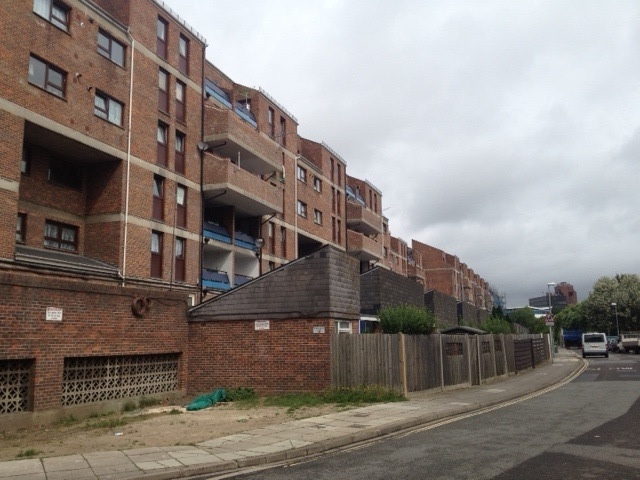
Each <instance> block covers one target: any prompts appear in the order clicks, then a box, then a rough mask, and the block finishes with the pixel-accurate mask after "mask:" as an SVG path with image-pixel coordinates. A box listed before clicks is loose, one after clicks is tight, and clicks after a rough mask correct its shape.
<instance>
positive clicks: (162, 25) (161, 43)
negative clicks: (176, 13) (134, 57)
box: [156, 17, 169, 59]
mask: <svg viewBox="0 0 640 480" xmlns="http://www.w3.org/2000/svg"><path fill="white" fill-rule="evenodd" d="M168 31H169V24H168V23H167V21H166V20H165V19H164V18H161V17H158V22H157V23H156V55H158V56H159V57H161V58H164V59H166V58H167V32H168Z"/></svg>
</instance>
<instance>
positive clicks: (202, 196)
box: [198, 44, 226, 302]
mask: <svg viewBox="0 0 640 480" xmlns="http://www.w3.org/2000/svg"><path fill="white" fill-rule="evenodd" d="M206 50H207V45H206V44H205V45H204V46H203V48H202V78H201V80H200V85H202V89H203V92H202V98H201V99H200V141H201V142H204V111H205V109H204V100H205V95H204V84H205V75H204V72H205V64H206V63H207V58H206ZM203 169H204V150H200V235H199V238H200V245H199V248H198V250H199V257H200V258H199V259H198V267H199V268H198V286H199V288H198V292H199V294H200V302H202V298H203V296H204V295H203V293H202V291H203V290H204V287H203V285H202V269H203V250H204V207H205V199H204V172H203ZM225 193H226V192H225Z"/></svg>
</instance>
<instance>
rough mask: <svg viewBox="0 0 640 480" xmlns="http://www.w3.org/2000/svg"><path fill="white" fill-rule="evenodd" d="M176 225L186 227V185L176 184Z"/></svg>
mask: <svg viewBox="0 0 640 480" xmlns="http://www.w3.org/2000/svg"><path fill="white" fill-rule="evenodd" d="M176 225H177V226H178V227H181V228H186V227H187V187H184V186H182V185H177V186H176Z"/></svg>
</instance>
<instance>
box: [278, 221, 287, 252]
mask: <svg viewBox="0 0 640 480" xmlns="http://www.w3.org/2000/svg"><path fill="white" fill-rule="evenodd" d="M280 254H281V255H282V256H283V257H286V256H287V227H280Z"/></svg>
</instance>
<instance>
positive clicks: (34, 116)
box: [0, 0, 490, 423]
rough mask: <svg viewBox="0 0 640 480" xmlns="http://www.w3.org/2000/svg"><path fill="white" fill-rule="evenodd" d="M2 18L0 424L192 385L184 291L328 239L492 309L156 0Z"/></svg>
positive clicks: (56, 5)
mask: <svg viewBox="0 0 640 480" xmlns="http://www.w3.org/2000/svg"><path fill="white" fill-rule="evenodd" d="M0 26H1V27H2V28H0V44H1V45H2V55H0V67H1V68H0V88H1V92H2V94H1V96H0V124H1V125H2V127H3V132H4V139H3V142H2V143H1V144H0V150H1V153H2V155H0V225H1V226H2V227H4V228H2V229H0V295H1V296H2V298H3V303H2V305H0V332H1V333H2V335H1V336H0V385H3V387H4V388H5V391H8V392H11V393H10V394H8V395H6V396H5V397H3V398H2V399H0V422H4V421H5V419H6V418H7V417H6V416H5V414H7V415H8V414H12V415H11V422H13V423H15V422H16V421H17V420H16V419H21V418H26V417H27V416H28V417H29V419H30V420H31V421H33V420H36V421H37V420H38V418H40V419H46V418H53V417H56V416H60V415H62V414H63V411H64V409H65V408H67V407H68V408H74V409H76V410H77V411H83V409H85V410H87V411H90V410H91V409H93V408H94V406H95V405H96V404H105V405H112V404H117V403H118V402H121V401H123V399H127V398H131V397H138V396H143V395H154V394H163V395H164V394H167V393H184V392H189V391H191V390H192V389H193V388H200V386H199V385H198V386H196V387H193V386H190V375H195V373H194V372H196V371H197V369H196V368H194V366H193V365H190V359H191V358H198V355H201V354H202V351H200V350H199V348H200V344H199V343H198V342H193V340H194V338H195V337H194V336H193V331H194V330H196V331H197V329H194V328H192V327H190V321H191V320H193V318H192V317H191V316H190V310H189V309H190V308H192V307H193V306H194V305H198V304H203V302H205V301H206V300H211V299H214V298H217V297H219V296H220V295H222V294H226V293H228V292H233V291H234V290H235V289H238V290H236V291H240V289H239V288H238V287H242V286H244V285H245V284H249V283H250V282H252V281H254V280H256V279H259V278H260V277H262V276H265V274H266V273H269V272H272V271H275V270H278V269H280V268H283V267H285V266H286V265H287V264H289V263H291V262H293V261H294V260H297V259H301V258H303V257H311V256H313V255H314V253H315V252H318V251H319V250H320V249H321V248H326V247H327V246H329V247H330V248H331V249H332V250H331V252H332V255H336V258H341V257H340V255H339V254H344V255H349V256H350V258H352V259H354V262H353V263H354V265H355V267H354V268H355V269H356V271H357V272H359V274H367V272H371V271H373V270H374V269H376V268H380V269H384V270H385V271H386V273H388V271H391V272H393V273H394V274H395V275H391V274H390V275H386V273H380V272H379V273H377V274H376V275H377V276H379V277H380V278H383V277H384V278H385V279H386V280H385V284H389V285H390V284H391V283H393V280H391V279H393V278H394V277H398V276H400V277H401V278H402V282H406V281H408V279H411V281H413V282H415V284H416V285H414V284H412V287H416V288H411V289H409V290H411V291H412V292H413V293H415V292H420V291H424V292H429V291H432V290H437V291H439V292H442V294H443V295H448V296H450V297H452V298H455V299H456V301H457V302H464V303H465V304H468V305H472V306H473V307H474V308H479V309H483V308H484V309H486V308H490V306H489V305H490V301H489V300H488V299H487V298H488V297H487V295H486V291H488V288H487V286H486V282H484V280H483V279H482V278H480V277H479V276H478V275H477V274H475V272H473V270H471V269H469V268H467V267H466V265H465V264H463V263H461V262H460V261H459V259H458V258H457V257H455V256H453V255H450V254H447V253H445V252H443V251H440V250H438V249H435V248H433V247H430V246H428V245H426V244H423V243H420V242H417V241H415V240H413V241H412V243H411V246H409V245H408V244H407V242H405V241H404V240H402V239H400V238H398V237H394V236H392V234H391V231H390V229H389V219H388V218H386V217H385V216H384V215H383V213H382V212H383V204H382V192H381V191H380V189H379V188H377V187H376V186H375V185H373V184H372V183H371V182H370V181H368V180H362V179H359V178H356V177H352V176H349V175H348V174H347V162H346V161H345V160H344V159H343V158H342V157H341V156H340V155H339V154H338V153H337V152H336V151H335V150H334V149H333V148H331V147H330V146H329V145H328V144H326V143H324V142H318V141H315V140H312V139H307V138H303V137H301V136H300V135H299V134H298V120H297V118H296V117H295V116H294V115H293V114H292V113H291V112H289V111H288V110H287V108H285V107H284V106H283V105H281V104H280V103H279V102H278V101H276V100H275V99H274V98H273V97H271V96H270V95H269V94H268V93H267V92H266V91H265V90H263V89H261V88H249V87H246V86H244V85H242V84H240V83H237V82H236V81H234V80H233V79H231V78H229V77H228V76H227V75H226V74H225V73H224V72H222V71H221V70H220V69H218V68H217V67H216V66H215V65H213V64H212V63H210V62H208V61H207V60H206V55H205V54H206V50H207V45H206V40H205V39H204V38H203V37H202V36H201V35H200V34H198V33H197V32H195V31H194V30H193V29H192V28H191V27H189V25H187V24H186V23H185V22H184V21H182V20H181V19H180V17H179V16H178V15H177V14H176V13H175V12H173V11H171V10H170V9H168V8H167V7H166V6H165V5H164V3H163V2H161V1H160V0H157V1H156V0H64V1H62V0H29V1H24V2H12V3H11V6H10V8H5V9H4V10H3V11H2V13H1V14H0ZM14 230H15V234H14ZM336 252H338V253H336ZM335 263H340V262H337V261H336V262H335ZM343 263H344V262H343ZM278 278H280V277H278ZM376 278H377V277H376ZM402 282H400V283H399V284H402ZM267 283H268V282H266V283H265V285H266V284H267ZM352 283H353V282H352ZM354 284H355V283H354ZM255 288H257V287H255V285H253V284H252V286H251V289H255ZM354 288H355V287H354ZM389 288H391V287H389ZM393 288H396V287H393ZM258 290H259V288H258ZM356 290H358V291H354V292H353V295H354V299H353V303H354V305H356V306H357V305H358V304H359V287H358V288H357V289H356ZM406 290H407V289H404V290H398V289H397V288H396V294H394V295H391V296H390V297H388V298H387V297H385V296H384V295H385V294H383V293H381V294H380V296H381V297H383V300H384V302H382V303H385V304H386V303H392V300H393V299H398V298H402V295H400V293H398V292H403V291H406ZM415 297H416V295H413V296H412V298H415ZM417 297H419V295H417ZM356 299H358V301H356ZM389 299H391V300H389ZM368 301H369V303H368V304H370V305H376V304H382V303H381V302H376V299H375V298H373V299H369V300H368ZM223 303H225V302H220V303H217V304H216V305H218V308H219V306H220V305H221V304H223ZM230 303H231V304H233V302H230ZM440 303H442V304H445V303H446V302H440ZM449 310H450V309H449ZM251 311H253V310H252V308H247V307H246V306H245V307H244V309H243V310H242V312H244V313H243V315H250V313H247V312H251ZM443 311H444V310H443ZM447 311H448V310H447ZM242 312H241V313H242ZM212 315H213V314H212ZM325 320H326V325H332V327H331V329H333V328H334V327H335V328H336V331H340V323H338V324H337V325H338V326H337V327H336V326H335V325H336V324H333V323H331V322H333V321H334V320H335V319H334V318H327V319H325ZM342 321H346V322H353V321H355V320H354V319H353V318H352V312H351V311H350V312H349V316H348V318H347V319H342ZM243 325H244V324H243ZM216 328H217V327H216ZM346 328H347V327H346V326H345V329H346ZM214 330H215V329H214ZM349 331H351V330H350V327H349ZM353 331H357V329H355V328H354V329H353ZM190 332H191V333H190ZM215 332H216V335H218V330H215ZM220 332H223V330H220ZM223 337H224V335H222V334H221V335H220V336H219V337H215V338H219V341H233V339H232V338H231V339H229V338H225V339H224V340H222V338H223ZM207 348H211V346H208V347H207ZM190 372H191V373H190ZM228 378H233V375H232V373H229V376H228ZM194 385H195V384H194Z"/></svg>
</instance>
